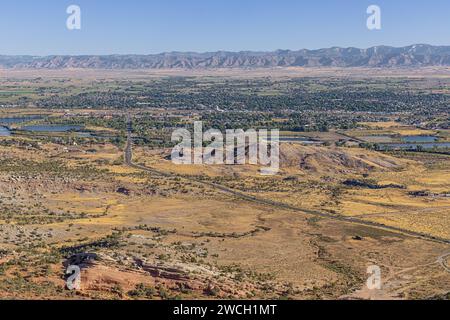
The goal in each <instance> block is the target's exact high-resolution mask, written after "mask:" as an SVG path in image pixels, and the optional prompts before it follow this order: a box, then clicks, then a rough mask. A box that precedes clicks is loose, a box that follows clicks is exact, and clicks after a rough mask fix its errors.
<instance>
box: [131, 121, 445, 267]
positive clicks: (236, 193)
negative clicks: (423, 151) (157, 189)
mask: <svg viewBox="0 0 450 320" xmlns="http://www.w3.org/2000/svg"><path fill="white" fill-rule="evenodd" d="M132 145H133V137H132V119H131V116H130V115H128V119H127V144H126V147H125V159H124V161H125V164H126V165H127V166H130V167H132V168H135V169H138V170H143V171H146V172H149V173H152V174H155V175H159V176H164V177H177V178H182V179H186V180H188V181H191V182H196V183H199V184H203V185H206V186H209V187H211V188H214V189H216V190H220V191H222V192H224V193H227V194H231V195H233V196H235V197H237V198H240V199H243V200H246V201H250V202H255V203H258V204H261V205H265V206H271V207H275V208H278V209H285V210H290V211H295V212H301V213H305V214H309V215H314V216H318V217H322V218H328V219H333V220H338V221H342V222H346V223H352V224H358V225H363V226H368V227H372V228H377V229H382V230H386V231H390V232H394V233H397V234H403V235H408V236H411V237H415V238H421V239H424V240H428V241H434V242H439V243H444V244H450V239H445V238H439V237H434V236H431V235H428V234H423V233H419V232H414V231H411V230H406V229H402V228H397V227H394V226H387V225H383V224H380V223H376V222H371V221H366V220H362V219H359V218H355V217H346V216H341V215H333V214H331V213H328V212H323V211H318V210H311V209H304V208H298V207H295V206H292V205H289V204H286V203H282V202H278V201H273V200H269V199H264V198H260V197H256V196H253V195H248V194H246V193H244V192H241V191H236V190H234V189H231V188H228V187H226V186H223V185H220V184H216V183H212V182H208V181H203V180H200V179H196V178H193V177H186V176H180V175H178V174H175V173H171V172H164V171H161V170H156V169H153V168H149V167H146V166H143V165H139V164H135V163H134V162H133V147H132ZM449 255H450V253H449V254H446V255H444V256H442V257H439V258H441V259H442V263H441V262H439V263H441V265H442V266H444V268H445V269H446V270H447V271H449V272H450V270H449V269H448V267H446V266H445V259H444V257H447V256H449Z"/></svg>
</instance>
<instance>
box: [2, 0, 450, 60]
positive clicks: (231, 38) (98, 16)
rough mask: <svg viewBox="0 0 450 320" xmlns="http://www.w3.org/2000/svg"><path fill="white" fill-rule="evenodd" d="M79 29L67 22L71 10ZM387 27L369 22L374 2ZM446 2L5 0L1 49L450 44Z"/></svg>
mask: <svg viewBox="0 0 450 320" xmlns="http://www.w3.org/2000/svg"><path fill="white" fill-rule="evenodd" d="M71 4H76V5H79V6H80V7H81V11H82V29H81V30H76V31H69V30H67V28H66V19H67V17H68V15H67V14H66V8H67V7H68V6H69V5H71ZM371 4H376V5H379V6H380V7H381V10H382V30H377V31H369V30H368V29H367V28H366V19H367V16H368V15H367V13H366V9H367V7H368V6H369V5H371ZM449 15H450V1H448V0H429V1H423V0H369V1H367V0H127V1H122V0H70V1H66V0H1V1H0V54H32V55H47V54H124V53H137V54H149V53H159V52H166V51H198V52H204V51H217V50H229V51H240V50H263V51H268V50H276V49H292V50H297V49H302V48H308V49H314V48H322V47H331V46H343V47H347V46H355V47H363V48H365V47H370V46H373V45H380V44H385V45H394V46H403V45H409V44H413V43H429V44H436V45H449V44H450V18H449Z"/></svg>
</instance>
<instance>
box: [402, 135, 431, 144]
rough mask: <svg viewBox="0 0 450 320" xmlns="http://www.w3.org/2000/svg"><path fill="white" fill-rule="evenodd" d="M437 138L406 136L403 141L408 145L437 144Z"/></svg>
mask: <svg viewBox="0 0 450 320" xmlns="http://www.w3.org/2000/svg"><path fill="white" fill-rule="evenodd" d="M437 140H438V138H437V137H434V136H405V137H402V141H403V142H406V143H426V142H436V141H437Z"/></svg>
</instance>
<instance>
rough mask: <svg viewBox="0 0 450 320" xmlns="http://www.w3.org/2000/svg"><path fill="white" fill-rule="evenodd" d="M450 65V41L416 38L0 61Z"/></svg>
mask: <svg viewBox="0 0 450 320" xmlns="http://www.w3.org/2000/svg"><path fill="white" fill-rule="evenodd" d="M420 66H450V46H431V45H426V44H416V45H411V46H407V47H402V48H395V47H388V46H376V47H372V48H369V49H358V48H339V47H333V48H328V49H318V50H306V49H304V50H299V51H291V50H277V51H273V52H251V51H242V52H224V51H219V52H209V53H194V52H171V53H161V54H152V55H104V56H99V55H85V56H45V57H40V56H5V55H0V67H2V68H8V69H11V68H14V69H18V68H20V69H65V68H93V69H171V68H183V69H202V68H264V67H266V68H271V67H420Z"/></svg>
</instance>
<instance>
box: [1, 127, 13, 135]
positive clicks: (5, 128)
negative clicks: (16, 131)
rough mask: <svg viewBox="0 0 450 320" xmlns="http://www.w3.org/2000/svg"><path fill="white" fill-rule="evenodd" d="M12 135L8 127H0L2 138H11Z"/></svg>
mask: <svg viewBox="0 0 450 320" xmlns="http://www.w3.org/2000/svg"><path fill="white" fill-rule="evenodd" d="M10 135H11V131H9V129H8V128H7V127H0V137H9V136H10Z"/></svg>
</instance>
